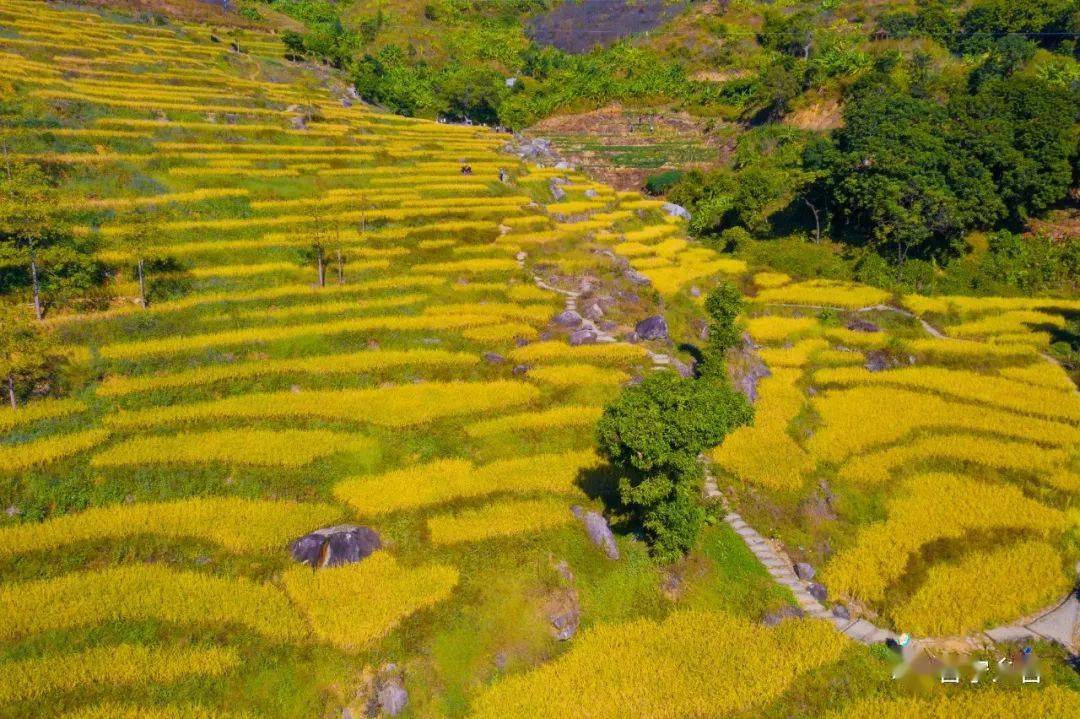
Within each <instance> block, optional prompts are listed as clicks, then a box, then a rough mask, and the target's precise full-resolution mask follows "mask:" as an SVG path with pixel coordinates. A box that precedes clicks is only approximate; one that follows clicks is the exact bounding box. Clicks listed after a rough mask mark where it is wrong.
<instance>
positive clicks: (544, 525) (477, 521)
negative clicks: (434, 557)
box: [427, 499, 574, 544]
mask: <svg viewBox="0 0 1080 719" xmlns="http://www.w3.org/2000/svg"><path fill="white" fill-rule="evenodd" d="M572 521H574V515H573V514H571V513H570V507H569V505H568V504H567V503H566V502H565V501H560V500H558V499H523V500H517V501H507V502H500V503H496V504H489V505H486V506H483V507H480V508H478V509H465V510H461V511H460V512H455V513H453V514H446V515H440V516H436V517H432V518H431V519H429V520H428V522H427V526H428V535H429V537H430V539H431V542H432V544H460V543H462V542H477V541H481V540H485V539H494V538H498V537H509V536H513V535H515V534H531V533H535V532H542V531H544V530H547V529H551V528H553V527H558V526H560V525H563V524H568V523H569V522H572Z"/></svg>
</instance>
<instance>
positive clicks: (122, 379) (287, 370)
mask: <svg viewBox="0 0 1080 719" xmlns="http://www.w3.org/2000/svg"><path fill="white" fill-rule="evenodd" d="M479 363H480V357H478V356H477V355H473V354H469V353H467V352H450V351H447V350H437V349H410V350H383V349H380V350H368V351H365V352H354V353H349V354H334V355H316V356H309V357H295V358H289V359H276V360H258V361H252V362H237V363H235V364H226V365H208V366H204V367H198V368H195V369H190V370H184V371H181V372H171V373H167V374H150V375H134V376H122V375H112V376H109V377H107V378H106V379H105V381H104V382H102V383H101V384H100V385H98V388H97V394H98V395H101V396H105V397H115V396H120V395H126V394H132V393H135V392H149V391H154V390H160V389H175V388H181V387H195V386H200V385H206V384H212V383H215V382H223V381H225V380H236V379H251V378H256V377H269V376H273V375H282V374H287V375H305V374H310V375H324V374H353V373H361V372H379V371H382V370H388V369H396V368H399V367H424V368H432V367H467V366H474V365H477V364H479Z"/></svg>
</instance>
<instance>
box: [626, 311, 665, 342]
mask: <svg viewBox="0 0 1080 719" xmlns="http://www.w3.org/2000/svg"><path fill="white" fill-rule="evenodd" d="M634 332H636V333H637V336H638V337H640V338H641V339H643V340H666V339H667V338H668V326H667V320H665V319H664V318H663V317H662V316H660V315H653V316H652V317H646V318H645V319H643V320H641V322H638V323H637V324H636V325H634Z"/></svg>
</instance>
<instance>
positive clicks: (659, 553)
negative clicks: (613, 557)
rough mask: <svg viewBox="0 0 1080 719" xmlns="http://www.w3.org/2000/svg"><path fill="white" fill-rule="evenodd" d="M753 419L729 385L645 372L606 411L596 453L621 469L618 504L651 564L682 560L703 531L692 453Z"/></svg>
mask: <svg viewBox="0 0 1080 719" xmlns="http://www.w3.org/2000/svg"><path fill="white" fill-rule="evenodd" d="M752 417H753V410H752V408H751V407H750V405H749V404H748V403H747V401H746V398H745V397H743V396H742V395H741V394H738V393H737V392H735V391H734V390H733V389H732V388H731V386H730V385H729V384H727V383H724V382H714V381H695V380H691V379H686V378H683V377H680V376H679V375H678V374H676V373H674V372H655V373H650V374H649V375H648V376H647V377H646V378H645V379H644V380H643V381H642V382H641V383H640V384H638V385H634V386H631V387H628V388H626V389H625V390H624V391H623V392H622V394H621V395H620V396H619V398H618V399H617V400H615V402H613V403H612V404H610V405H608V407H607V408H605V410H604V414H603V416H602V417H601V419H600V422H599V424H598V426H597V436H598V439H599V444H600V451H601V452H602V453H603V454H604V456H606V457H607V458H608V459H609V460H610V461H611V462H612V464H613V465H614V466H615V467H616V468H617V469H618V470H619V471H620V474H621V480H620V483H619V498H620V500H621V502H622V504H623V507H624V508H625V509H626V511H627V512H628V514H629V516H630V518H631V519H633V520H634V521H636V522H638V523H639V524H640V526H641V528H642V530H643V531H644V533H645V537H646V540H647V541H648V542H649V544H650V548H651V551H652V553H653V555H654V556H655V557H656V558H657V559H660V560H662V561H671V560H674V559H677V558H678V557H679V556H681V555H683V554H685V553H686V552H687V551H689V550H690V549H691V548H692V547H693V544H694V541H695V539H696V537H697V534H698V532H699V531H700V529H701V525H702V522H703V520H704V510H703V508H702V507H701V504H700V502H699V501H698V496H699V494H700V491H701V480H702V471H701V466H700V464H699V461H698V455H699V454H700V453H701V452H703V451H705V450H706V449H708V448H710V447H714V446H716V445H717V444H719V443H720V442H721V441H723V439H724V437H725V436H727V434H728V433H730V432H731V431H732V430H733V429H735V428H736V427H738V426H740V425H743V424H746V423H748V422H749V421H750V420H751V419H752Z"/></svg>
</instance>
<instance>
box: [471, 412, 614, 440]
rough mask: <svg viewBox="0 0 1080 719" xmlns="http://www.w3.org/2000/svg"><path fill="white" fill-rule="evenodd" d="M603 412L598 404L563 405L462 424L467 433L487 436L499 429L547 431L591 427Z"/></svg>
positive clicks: (473, 435) (504, 430) (502, 430)
mask: <svg viewBox="0 0 1080 719" xmlns="http://www.w3.org/2000/svg"><path fill="white" fill-rule="evenodd" d="M601 414H603V408H602V407H588V406H578V405H566V406H563V407H552V408H551V409H546V410H541V411H539V412H523V413H521V414H512V415H507V416H505V417H498V418H496V419H488V420H483V421H481V422H473V423H472V424H468V425H465V434H467V435H469V436H470V437H474V438H480V437H490V436H492V435H496V434H499V433H502V432H549V431H557V430H567V429H580V428H584V427H592V426H594V425H595V424H596V423H597V421H599V419H600V415H601Z"/></svg>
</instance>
